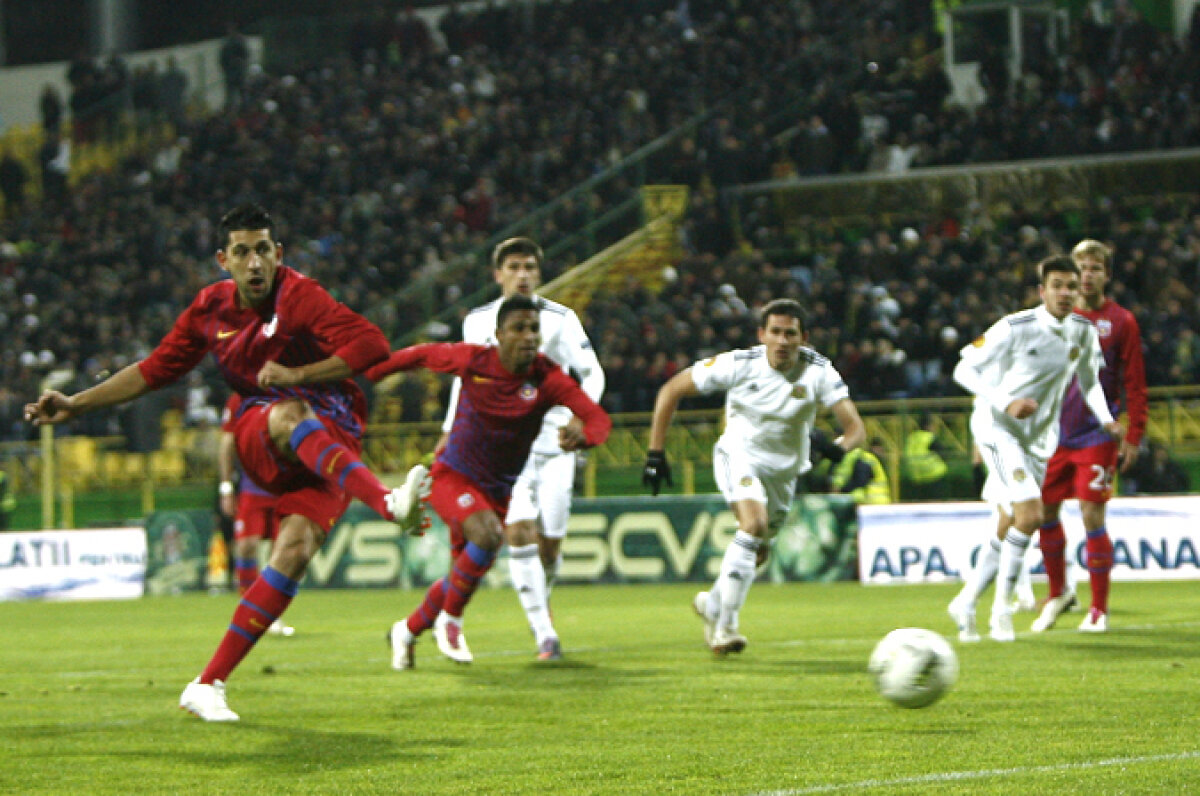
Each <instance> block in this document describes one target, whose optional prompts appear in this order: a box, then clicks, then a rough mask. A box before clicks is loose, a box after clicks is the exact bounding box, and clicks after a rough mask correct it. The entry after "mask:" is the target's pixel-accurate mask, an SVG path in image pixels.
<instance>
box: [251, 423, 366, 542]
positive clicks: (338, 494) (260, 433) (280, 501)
mask: <svg viewBox="0 0 1200 796" xmlns="http://www.w3.org/2000/svg"><path fill="white" fill-rule="evenodd" d="M272 406H273V404H265V405H262V406H255V407H253V408H251V409H249V410H247V411H246V412H245V413H244V414H243V415H242V416H241V417H239V418H238V419H237V423H236V424H235V425H234V429H233V433H234V436H235V438H236V439H237V452H238V459H239V460H240V461H241V463H242V467H243V468H245V471H246V475H248V476H250V478H251V480H253V481H254V483H256V484H258V485H259V486H260V487H262V488H263V489H265V490H266V491H268V492H270V493H271V494H272V495H278V497H277V498H276V500H275V516H276V517H277V518H278V519H282V518H283V517H286V516H287V515H289V514H299V515H300V516H301V517H307V518H308V519H310V520H312V521H313V522H315V523H316V524H317V525H319V526H321V529H322V530H323V531H325V532H326V533H328V532H329V531H330V530H332V529H333V526H334V525H335V524H337V521H338V518H339V517H341V516H342V514H344V513H345V512H346V507H347V506H349V505H350V495H349V494H347V493H346V492H345V491H344V490H342V489H339V488H338V486H337V484H334V483H332V482H330V481H326V480H325V479H323V478H321V477H320V476H318V475H317V474H316V473H314V472H313V471H312V470H309V469H308V468H307V467H305V466H304V465H303V464H301V463H300V462H299V461H297V460H294V459H291V458H288V457H287V456H285V455H284V454H283V453H281V452H280V451H278V450H276V448H275V444H274V443H273V442H271V435H270V434H269V433H267V415H268V413H269V412H270V410H271V407H272ZM317 419H318V420H320V421H321V424H322V425H323V426H325V430H326V431H327V432H329V434H330V436H332V437H333V438H334V439H335V440H337V441H338V442H340V443H341V444H343V445H345V446H346V447H347V448H349V449H350V450H352V451H353V452H354V454H355V455H356V456H357V455H358V453H359V450H360V448H359V441H358V438H357V437H355V436H353V435H352V434H350V432H348V431H346V430H344V429H343V428H341V427H340V426H339V425H337V424H336V423H334V422H333V421H332V420H329V419H328V418H325V417H321V416H319V415H318V416H317Z"/></svg>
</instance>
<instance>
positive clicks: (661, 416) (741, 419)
mask: <svg viewBox="0 0 1200 796" xmlns="http://www.w3.org/2000/svg"><path fill="white" fill-rule="evenodd" d="M807 338H808V330H807V329H806V328H805V326H804V308H803V307H802V306H801V305H800V304H799V303H798V302H796V301H793V300H791V299H776V300H774V301H772V302H770V303H768V304H767V305H766V306H765V307H763V309H762V314H761V315H760V317H759V324H758V341H759V343H760V345H757V346H755V347H754V348H748V349H742V350H737V351H727V352H725V353H723V354H719V355H717V356H715V357H712V358H711V359H706V360H704V361H703V362H697V363H696V364H695V365H692V366H691V367H690V368H687V369H686V370H683V371H680V372H679V373H677V374H675V375H674V376H673V377H671V379H670V381H668V382H667V383H666V384H664V385H663V386H662V388H661V389H660V390H659V391H658V397H657V398H656V399H655V401H654V418H653V420H652V421H651V425H650V441H649V449H648V451H647V454H646V464H645V466H644V467H643V470H642V481H643V482H644V483H645V484H646V485H647V486H648V487H649V488H650V490H651V491H652V492H653V493H654V494H655V495H657V494H658V492H659V490H660V489H661V488H662V484H663V483H664V482H665V483H667V484H671V470H670V466H669V465H668V463H667V454H666V449H665V445H666V441H667V428H668V427H669V426H670V424H671V418H672V417H673V416H674V415H675V408H676V407H677V406H678V405H679V401H680V400H681V399H682V398H683V397H684V396H688V395H697V394H699V393H710V392H715V391H717V390H723V391H725V394H726V397H725V418H726V423H725V432H724V433H723V434H722V435H721V438H720V439H718V440H717V444H716V446H715V447H714V449H713V474H714V475H715V476H716V480H717V488H719V489H720V490H721V494H722V495H723V496H724V498H725V502H727V503H728V504H729V507H730V508H731V509H733V513H734V516H736V517H737V522H738V530H737V533H736V534H735V535H734V537H733V541H732V542H730V544H729V547H728V548H726V550H725V557H724V558H723V559H722V561H721V572H720V574H719V575H718V576H717V580H716V582H715V583H714V584H713V587H712V588H711V589H710V590H709V591H702V592H699V593H698V594H696V596H695V597H694V598H693V600H692V607H693V609H694V610H695V611H696V613H697V614H698V615H699V616H700V618H701V619H702V620H704V640H705V642H706V643H707V644H708V646H709V648H710V649H711V650H712V651H713V652H714V653H716V654H718V655H724V654H726V653H729V652H741V651H742V650H743V649H745V647H746V643H747V642H746V637H745V636H743V635H742V634H741V632H740V631H739V630H738V619H739V614H740V611H741V609H742V606H743V605H744V604H745V602H746V596H747V594H749V592H750V586H751V585H752V584H753V583H754V575H755V569H756V567H757V565H758V564H760V563H761V562H762V561H763V560H765V555H766V551H767V548H766V545H767V544H769V542H770V541H771V538H772V537H773V536H774V535H775V533H776V531H777V530H778V529H779V526H780V524H781V523H782V522H783V520H784V519H785V518H786V517H787V513H788V509H789V508H791V505H792V497H793V496H794V495H795V494H796V480H797V478H799V476H800V475H801V474H802V473H804V472H806V471H807V470H808V469H809V468H810V467H811V464H810V462H809V444H810V443H809V434H810V433H811V432H812V427H813V421H814V419H815V418H816V416H817V411H818V410H819V409H828V410H830V411H832V412H833V416H834V417H835V418H836V419H837V422H838V424H839V425H840V426H841V429H842V436H841V437H839V438H838V439H836V440H834V444H833V445H832V446H831V447H833V448H836V449H837V454H836V455H841V454H844V453H845V452H846V451H849V450H853V449H854V448H857V447H858V446H859V445H861V444H862V443H863V440H864V439H865V438H866V430H865V429H864V427H863V422H862V418H860V417H859V415H858V409H857V408H856V407H855V406H854V402H853V401H852V400H850V392H849V390H847V389H846V383H845V382H844V381H843V380H842V377H841V376H840V375H838V372H837V370H835V369H834V367H833V363H831V362H830V361H829V360H828V359H826V358H825V357H823V356H821V355H820V354H818V353H817V352H816V351H814V350H813V349H812V348H809V347H808V346H807V345H805V343H806V341H807Z"/></svg>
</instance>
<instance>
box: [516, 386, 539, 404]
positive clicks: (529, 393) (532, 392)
mask: <svg viewBox="0 0 1200 796" xmlns="http://www.w3.org/2000/svg"><path fill="white" fill-rule="evenodd" d="M517 395H519V396H521V400H522V401H532V400H533V399H534V398H537V387H534V386H533V385H532V384H528V383H527V384H522V385H521V391H520V392H519V393H517Z"/></svg>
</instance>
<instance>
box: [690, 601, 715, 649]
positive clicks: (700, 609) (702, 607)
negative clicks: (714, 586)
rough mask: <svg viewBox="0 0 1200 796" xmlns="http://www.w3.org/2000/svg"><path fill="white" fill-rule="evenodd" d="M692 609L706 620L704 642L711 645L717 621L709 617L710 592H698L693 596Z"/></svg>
mask: <svg viewBox="0 0 1200 796" xmlns="http://www.w3.org/2000/svg"><path fill="white" fill-rule="evenodd" d="M692 610H694V611H695V612H696V615H697V616H699V617H700V619H702V620H703V621H704V643H705V644H707V645H708V646H710V647H711V646H712V641H713V634H714V633H715V632H716V629H717V623H716V622H714V621H713V620H711V619H709V618H708V592H706V591H698V592H696V596H695V597H693V598H692Z"/></svg>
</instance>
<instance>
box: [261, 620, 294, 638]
mask: <svg viewBox="0 0 1200 796" xmlns="http://www.w3.org/2000/svg"><path fill="white" fill-rule="evenodd" d="M267 632H268V633H270V634H271V635H273V636H283V637H284V638H291V637H292V636H294V635H296V628H294V627H292V626H291V625H285V624H284V623H283V620H282V619H276V620H275V621H274V622H272V623H271V626H270V627H268V628H267Z"/></svg>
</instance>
